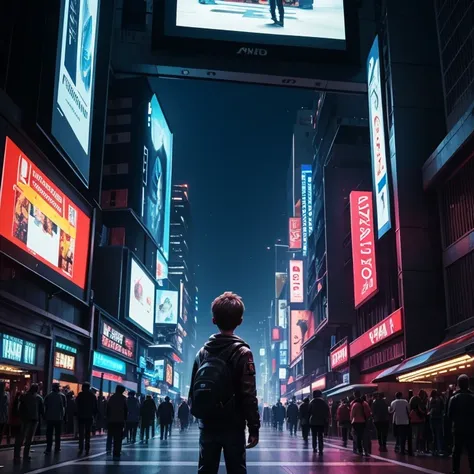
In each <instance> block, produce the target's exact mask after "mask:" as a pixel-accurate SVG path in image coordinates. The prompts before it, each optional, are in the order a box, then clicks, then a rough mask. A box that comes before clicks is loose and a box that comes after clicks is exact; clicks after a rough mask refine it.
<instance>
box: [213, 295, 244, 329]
mask: <svg viewBox="0 0 474 474" xmlns="http://www.w3.org/2000/svg"><path fill="white" fill-rule="evenodd" d="M211 311H212V316H213V318H214V324H215V325H216V326H217V327H218V328H219V329H222V330H223V331H233V330H234V329H235V328H236V327H237V326H240V324H241V322H242V317H243V315H244V311H245V306H244V302H243V301H242V298H241V297H240V296H239V295H236V294H235V293H232V292H231V291H226V292H225V293H222V295H220V296H218V297H217V298H216V299H215V300H214V301H213V302H212V305H211Z"/></svg>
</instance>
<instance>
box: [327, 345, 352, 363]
mask: <svg viewBox="0 0 474 474" xmlns="http://www.w3.org/2000/svg"><path fill="white" fill-rule="evenodd" d="M329 360H330V363H331V370H334V369H337V368H338V367H341V366H343V365H346V364H347V363H348V362H349V344H348V342H347V341H346V342H344V343H343V344H342V345H340V346H339V347H337V348H336V349H334V350H332V351H331V353H330V355H329Z"/></svg>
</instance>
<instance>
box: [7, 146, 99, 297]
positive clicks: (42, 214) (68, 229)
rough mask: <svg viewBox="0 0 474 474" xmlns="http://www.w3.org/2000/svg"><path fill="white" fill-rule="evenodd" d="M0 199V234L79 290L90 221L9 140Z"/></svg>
mask: <svg viewBox="0 0 474 474" xmlns="http://www.w3.org/2000/svg"><path fill="white" fill-rule="evenodd" d="M0 199H1V206H0V235H2V236H3V237H5V238H6V239H8V240H9V241H10V242H12V243H13V244H15V245H16V246H17V247H19V248H20V249H21V250H23V251H25V252H28V253H29V254H30V255H33V256H34V257H35V258H36V259H37V260H38V261H40V262H41V263H43V264H45V265H47V266H48V267H49V268H51V269H53V270H54V271H55V272H56V273H57V274H58V275H61V276H62V277H64V278H66V279H67V280H69V281H71V282H72V283H74V284H75V285H77V286H78V287H79V288H81V289H85V288H86V279H87V263H88V260H89V237H90V219H89V218H88V217H87V216H86V214H85V213H84V212H83V211H82V210H81V209H79V207H78V206H77V205H76V204H75V203H74V202H73V201H71V199H70V198H69V197H68V196H67V195H66V194H64V192H63V191H62V190H61V188H60V187H59V186H58V184H57V183H53V181H52V180H51V179H49V177H48V176H47V174H46V173H44V172H43V170H41V169H40V168H38V166H36V165H35V164H34V163H33V162H32V161H31V160H30V159H29V158H28V157H27V156H26V155H25V154H24V153H23V152H22V151H21V150H20V148H19V147H18V146H17V145H16V144H15V143H14V142H13V141H12V140H11V139H10V138H7V140H6V145H5V157H4V164H3V177H2V188H1V193H0Z"/></svg>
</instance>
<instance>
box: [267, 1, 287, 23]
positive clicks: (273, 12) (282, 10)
mask: <svg viewBox="0 0 474 474" xmlns="http://www.w3.org/2000/svg"><path fill="white" fill-rule="evenodd" d="M277 7H278V16H279V17H280V18H279V19H278V18H277V16H276V9H277ZM270 15H271V16H272V20H273V23H275V25H278V26H284V18H285V7H284V6H283V0H270Z"/></svg>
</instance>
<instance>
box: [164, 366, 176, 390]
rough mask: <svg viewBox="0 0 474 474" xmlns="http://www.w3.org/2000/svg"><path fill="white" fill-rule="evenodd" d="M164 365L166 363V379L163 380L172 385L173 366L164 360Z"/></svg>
mask: <svg viewBox="0 0 474 474" xmlns="http://www.w3.org/2000/svg"><path fill="white" fill-rule="evenodd" d="M165 365H166V374H165V375H166V380H165V382H166V383H167V384H168V385H170V386H172V385H173V382H174V380H173V366H172V365H171V364H170V363H169V362H166V364H165Z"/></svg>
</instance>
